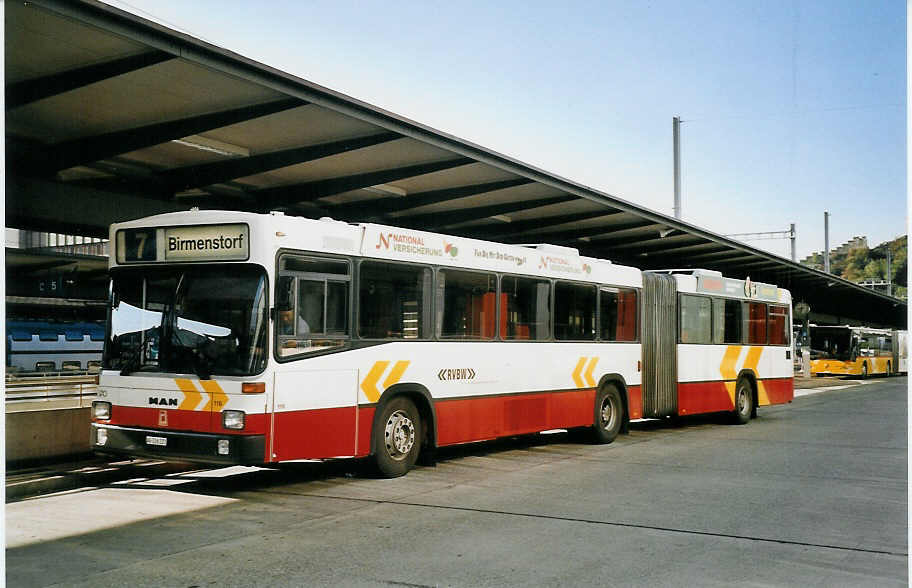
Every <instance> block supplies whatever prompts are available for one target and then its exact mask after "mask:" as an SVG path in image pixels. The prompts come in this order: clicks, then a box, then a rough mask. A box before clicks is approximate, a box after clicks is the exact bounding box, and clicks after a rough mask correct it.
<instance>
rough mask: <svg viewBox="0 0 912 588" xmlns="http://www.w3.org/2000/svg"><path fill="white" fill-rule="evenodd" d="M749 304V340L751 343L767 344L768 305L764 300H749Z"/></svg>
mask: <svg viewBox="0 0 912 588" xmlns="http://www.w3.org/2000/svg"><path fill="white" fill-rule="evenodd" d="M747 306H748V312H747V316H748V319H747V320H748V325H747V342H748V344H749V345H766V344H767V337H766V335H767V333H766V321H767V308H766V305H765V304H763V303H762V302H749V303H748V304H747Z"/></svg>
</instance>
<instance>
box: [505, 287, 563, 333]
mask: <svg viewBox="0 0 912 588" xmlns="http://www.w3.org/2000/svg"><path fill="white" fill-rule="evenodd" d="M501 292H503V296H502V300H503V299H505V300H506V305H507V307H506V309H501V312H506V319H507V320H506V323H505V324H504V323H502V324H501V333H500V336H501V338H503V339H510V340H521V341H525V340H546V339H548V338H549V337H550V333H551V283H550V282H549V281H548V280H541V279H535V278H517V277H515V276H504V277H503V279H502V280H501Z"/></svg>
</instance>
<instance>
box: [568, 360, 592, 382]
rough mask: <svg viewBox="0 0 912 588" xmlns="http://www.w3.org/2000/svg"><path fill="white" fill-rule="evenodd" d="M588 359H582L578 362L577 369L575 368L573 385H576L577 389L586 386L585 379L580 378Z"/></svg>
mask: <svg viewBox="0 0 912 588" xmlns="http://www.w3.org/2000/svg"><path fill="white" fill-rule="evenodd" d="M587 359H589V358H588V357H581V358H579V361H578V362H576V367H575V368H573V374H572V377H573V383H574V384H576V387H577V388H582V387H583V386H584V384H583V379H582V378H581V377H580V372H582V371H583V366H584V365H586V360H587Z"/></svg>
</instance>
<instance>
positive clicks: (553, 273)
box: [110, 209, 791, 303]
mask: <svg viewBox="0 0 912 588" xmlns="http://www.w3.org/2000/svg"><path fill="white" fill-rule="evenodd" d="M212 226H224V227H240V226H246V227H247V230H249V232H250V235H251V236H248V238H247V242H248V244H247V245H244V250H243V252H242V254H241V253H238V254H235V255H234V256H233V257H232V256H231V255H230V254H226V253H225V251H227V249H225V248H224V247H225V245H224V243H226V241H225V238H224V237H222V236H219V235H215V236H213V231H212V230H211V229H212ZM195 227H199V235H197V234H194V232H193V231H194V230H195ZM141 228H150V229H151V228H155V229H156V230H157V240H158V242H159V247H160V248H162V249H164V247H163V246H162V244H163V243H165V235H166V234H168V235H171V236H169V237H168V239H170V240H174V239H178V240H179V241H181V242H184V243H191V244H192V242H193V241H194V240H199V242H200V243H202V242H203V241H204V239H203V237H205V238H206V239H213V238H214V240H219V239H220V238H221V239H222V245H221V247H220V246H216V247H215V249H217V250H218V251H215V252H211V251H204V252H201V253H198V254H197V253H196V252H190V253H187V252H182V253H181V255H180V256H179V257H178V258H177V260H178V261H181V262H188V261H189V262H194V261H195V262H200V261H248V260H250V261H256V262H258V263H261V264H264V265H267V266H268V265H270V264H271V263H272V260H273V259H274V258H275V253H276V251H278V250H280V249H297V250H304V251H314V252H325V253H334V254H341V255H354V256H360V257H367V258H374V259H387V260H394V261H403V262H414V263H429V264H433V265H439V266H449V267H459V268H465V269H473V270H479V271H498V272H507V273H517V274H527V275H532V276H540V277H546V278H555V279H568V280H577V281H585V282H593V283H600V284H613V285H618V286H630V287H641V286H642V273H641V271H640V270H639V269H637V268H634V267H631V266H625V265H619V264H614V263H611V262H610V261H609V260H605V259H597V258H593V257H586V256H583V255H580V254H579V251H578V250H576V249H574V248H572V247H564V246H558V245H549V244H537V245H512V244H505V243H497V242H494V241H483V240H480V239H470V238H465V237H457V236H452V235H446V234H442V233H432V232H427V231H420V230H416V229H409V228H400V227H392V226H388V225H381V224H374V223H360V224H351V223H347V222H344V221H337V220H333V219H330V218H321V219H311V218H306V217H299V216H286V215H284V214H283V213H281V212H270V213H266V214H259V213H252V212H238V211H229V210H197V209H191V210H188V211H183V212H170V213H165V214H159V215H155V216H149V217H145V218H141V219H136V220H132V221H127V222H123V223H116V224H114V225H111V230H110V238H111V243H113V244H114V254H113V255H111V262H110V263H111V266H112V267H114V266H117V265H121V264H124V263H162V262H167V261H171V259H169V258H167V256H166V255H164V253H160V254H158V255H157V257H155V259H154V260H149V259H141V260H137V259H131V260H129V261H128V260H127V259H125V258H124V256H123V254H122V249H123V248H124V243H123V241H122V240H118V233H119V232H128V231H129V230H130V229H141ZM169 228H171V229H172V230H171V231H170V232H169ZM244 234H246V233H244ZM174 235H177V237H175V236H174ZM197 237H199V238H198V239H197ZM656 273H659V272H656ZM661 273H668V274H672V275H674V276H675V280H676V281H677V284H678V290H679V291H681V292H695V293H696V292H699V293H705V294H715V295H720V296H725V297H730V298H743V299H757V300H763V301H768V302H780V303H788V302H791V294H790V293H789V292H788V290H785V289H782V288H777V287H776V286H774V285H772V284H764V283H759V282H752V281H751V280H750V278H748V279H747V280H737V279H733V278H726V277H723V276H722V274H721V273H719V272H717V271H713V270H705V269H678V270H663V271H662V272H661Z"/></svg>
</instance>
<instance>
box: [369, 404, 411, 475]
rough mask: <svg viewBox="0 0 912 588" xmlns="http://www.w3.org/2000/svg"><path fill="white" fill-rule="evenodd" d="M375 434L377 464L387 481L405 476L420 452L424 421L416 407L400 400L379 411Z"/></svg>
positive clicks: (385, 405)
mask: <svg viewBox="0 0 912 588" xmlns="http://www.w3.org/2000/svg"><path fill="white" fill-rule="evenodd" d="M375 422H376V426H374V431H373V433H372V435H373V440H374V463H375V465H376V466H377V471H378V472H379V473H380V475H381V476H383V477H384V478H397V477H399V476H402V475H404V474H405V473H407V472H408V471H409V470H410V469H412V466H414V465H415V462H416V461H418V454H419V453H420V452H421V420H420V417H419V415H418V409H416V408H415V405H414V403H412V401H411V400H409V399H408V398H406V397H404V396H397V397H396V398H393V399H392V400H390V401H389V402H386V403H384V404H383V406H382V407H380V418H378V419H377V420H376V421H375Z"/></svg>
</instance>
